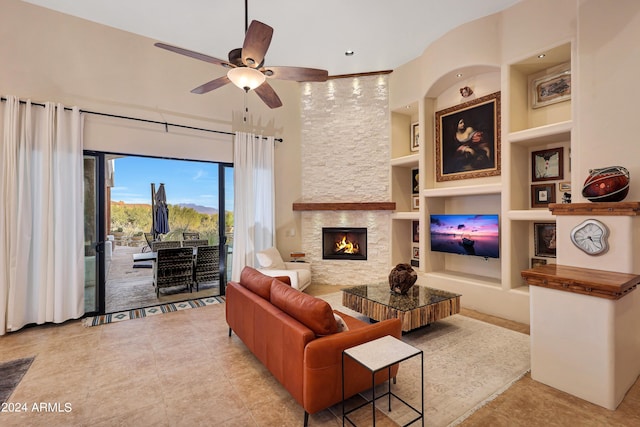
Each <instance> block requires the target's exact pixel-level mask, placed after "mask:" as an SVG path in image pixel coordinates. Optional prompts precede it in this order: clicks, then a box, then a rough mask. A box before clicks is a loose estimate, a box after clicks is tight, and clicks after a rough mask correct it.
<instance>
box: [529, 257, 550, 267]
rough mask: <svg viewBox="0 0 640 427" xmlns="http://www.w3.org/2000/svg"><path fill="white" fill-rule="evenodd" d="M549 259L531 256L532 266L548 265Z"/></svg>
mask: <svg viewBox="0 0 640 427" xmlns="http://www.w3.org/2000/svg"><path fill="white" fill-rule="evenodd" d="M546 264H547V260H546V259H544V258H531V268H535V267H537V266H539V265H546Z"/></svg>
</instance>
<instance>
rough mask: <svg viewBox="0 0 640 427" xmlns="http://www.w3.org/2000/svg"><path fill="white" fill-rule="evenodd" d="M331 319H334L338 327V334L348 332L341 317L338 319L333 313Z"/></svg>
mask: <svg viewBox="0 0 640 427" xmlns="http://www.w3.org/2000/svg"><path fill="white" fill-rule="evenodd" d="M333 317H334V318H335V319H336V325H338V332H344V331H348V330H349V327H348V326H347V324H346V323H345V322H344V319H343V318H342V317H340V316H339V315H337V314H336V313H333Z"/></svg>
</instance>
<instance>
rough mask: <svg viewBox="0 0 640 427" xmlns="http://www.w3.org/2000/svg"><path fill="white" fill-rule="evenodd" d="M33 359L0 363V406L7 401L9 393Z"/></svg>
mask: <svg viewBox="0 0 640 427" xmlns="http://www.w3.org/2000/svg"><path fill="white" fill-rule="evenodd" d="M33 359H34V357H25V358H23V359H16V360H11V361H9V362H4V363H0V404H2V403H5V402H6V401H8V400H9V397H11V393H13V390H15V388H16V387H17V386H18V384H20V381H22V377H24V374H26V373H27V371H28V370H29V367H31V363H32V362H33Z"/></svg>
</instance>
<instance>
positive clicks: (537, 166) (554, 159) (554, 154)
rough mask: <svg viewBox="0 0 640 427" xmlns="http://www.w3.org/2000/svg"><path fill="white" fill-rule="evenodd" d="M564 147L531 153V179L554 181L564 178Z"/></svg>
mask: <svg viewBox="0 0 640 427" xmlns="http://www.w3.org/2000/svg"><path fill="white" fill-rule="evenodd" d="M563 151H564V150H563V148H562V147H558V148H550V149H548V150H540V151H533V152H532V153H531V181H534V182H535V181H553V180H559V179H563V178H564V169H563V167H564V159H563V155H562V153H563Z"/></svg>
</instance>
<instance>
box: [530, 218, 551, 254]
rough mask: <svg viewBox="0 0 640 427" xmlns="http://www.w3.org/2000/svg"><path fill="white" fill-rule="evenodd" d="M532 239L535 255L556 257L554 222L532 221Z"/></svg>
mask: <svg viewBox="0 0 640 427" xmlns="http://www.w3.org/2000/svg"><path fill="white" fill-rule="evenodd" d="M533 240H534V245H535V256H537V257H538V256H543V257H548V258H555V257H556V224H555V222H549V223H547V222H544V223H541V222H534V223H533Z"/></svg>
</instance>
